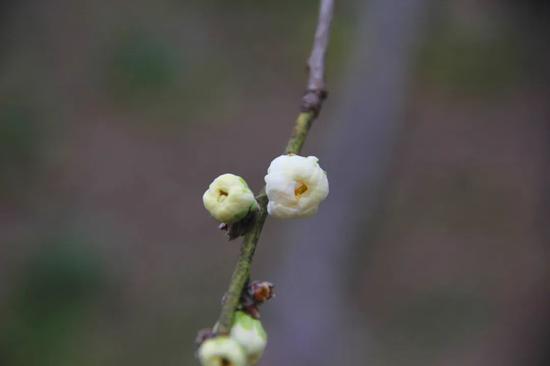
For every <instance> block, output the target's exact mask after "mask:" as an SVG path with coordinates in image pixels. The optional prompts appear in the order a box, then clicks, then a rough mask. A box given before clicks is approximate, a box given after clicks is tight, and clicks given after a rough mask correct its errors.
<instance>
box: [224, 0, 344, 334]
mask: <svg viewBox="0 0 550 366" xmlns="http://www.w3.org/2000/svg"><path fill="white" fill-rule="evenodd" d="M333 10H334V0H321V6H320V11H319V21H318V23H317V29H316V31H315V40H314V42H313V49H312V51H311V55H310V57H309V59H308V63H307V66H308V71H309V79H308V83H307V90H306V93H305V94H304V97H303V98H302V107H301V110H302V112H301V113H300V114H299V115H298V118H297V119H296V124H295V126H294V130H293V132H292V136H291V137H290V139H289V141H288V144H287V147H286V149H285V153H287V154H299V153H300V151H301V150H302V146H303V145H304V142H305V139H306V137H307V134H308V132H309V129H310V128H311V124H312V123H313V120H315V118H316V117H317V115H318V114H319V111H320V110H321V106H322V104H323V100H324V99H325V98H326V95H327V93H326V90H325V81H324V80H325V76H324V74H325V54H326V51H327V46H328V39H329V32H330V25H331V22H332V14H333ZM256 199H257V201H258V206H259V210H258V211H257V215H256V218H255V222H254V224H253V225H252V228H251V229H250V231H249V232H248V233H247V234H246V235H245V237H244V239H243V243H242V246H241V253H240V255H239V259H238V261H237V264H236V266H235V270H234V271H233V276H232V277H231V282H230V284H229V289H228V290H227V293H226V296H225V300H224V303H223V305H222V310H221V314H220V317H219V319H218V323H217V325H216V328H215V332H216V333H217V334H227V333H229V331H230V330H231V324H232V323H233V315H234V314H235V311H236V310H237V307H238V306H239V300H240V298H241V294H242V292H243V290H244V287H245V286H246V283H247V281H248V280H249V277H250V267H251V265H252V259H253V257H254V252H255V251H256V246H257V244H258V240H259V239H260V235H261V233H262V229H263V226H264V223H265V219H266V218H267V202H268V200H267V196H266V194H265V188H264V189H262V191H261V193H260V194H259V195H258V196H257V197H256Z"/></svg>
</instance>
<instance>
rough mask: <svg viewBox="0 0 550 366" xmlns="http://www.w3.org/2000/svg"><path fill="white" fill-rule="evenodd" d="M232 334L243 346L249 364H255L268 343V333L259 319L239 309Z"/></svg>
mask: <svg viewBox="0 0 550 366" xmlns="http://www.w3.org/2000/svg"><path fill="white" fill-rule="evenodd" d="M230 336H231V338H232V339H234V340H235V341H237V343H239V344H240V345H241V347H242V348H243V350H244V352H245V354H246V357H247V361H248V364H249V365H254V364H255V363H256V362H258V360H259V359H260V357H262V354H263V353H264V350H265V346H266V345H267V333H266V332H265V330H264V327H263V326H262V323H261V322H260V321H259V320H258V319H254V318H253V317H251V316H250V315H248V314H246V313H244V312H242V311H237V312H236V313H235V320H234V322H233V327H232V328H231V333H230Z"/></svg>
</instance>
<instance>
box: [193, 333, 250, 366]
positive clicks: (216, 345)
mask: <svg viewBox="0 0 550 366" xmlns="http://www.w3.org/2000/svg"><path fill="white" fill-rule="evenodd" d="M198 357H199V360H200V363H201V365H202V366H246V356H245V353H244V350H243V348H242V347H241V345H240V344H239V343H238V342H237V341H235V340H234V339H232V338H229V337H227V336H219V337H216V338H210V339H207V340H206V341H204V342H203V343H202V345H201V346H200V348H199V351H198Z"/></svg>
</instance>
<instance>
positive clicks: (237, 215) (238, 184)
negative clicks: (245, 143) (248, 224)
mask: <svg viewBox="0 0 550 366" xmlns="http://www.w3.org/2000/svg"><path fill="white" fill-rule="evenodd" d="M202 201H203V203H204V207H205V208H206V209H207V210H208V212H210V215H212V217H214V218H215V219H216V220H218V221H220V222H223V223H226V224H233V223H235V222H237V221H240V220H242V219H243V218H244V217H245V216H246V215H247V214H248V213H249V212H250V211H251V210H255V209H256V208H257V207H258V206H257V205H258V204H257V202H256V199H255V198H254V194H253V193H252V191H251V190H250V188H248V185H247V184H246V182H245V180H244V179H242V178H241V177H239V176H237V175H234V174H223V175H220V176H219V177H218V178H216V179H214V181H213V182H212V183H210V187H209V188H208V190H207V191H206V192H204V195H203V196H202Z"/></svg>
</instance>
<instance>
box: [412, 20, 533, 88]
mask: <svg viewBox="0 0 550 366" xmlns="http://www.w3.org/2000/svg"><path fill="white" fill-rule="evenodd" d="M509 33H510V32H507V31H506V30H503V31H500V32H496V33H495V34H494V35H493V36H491V37H487V36H485V37H483V36H480V34H477V33H476V32H475V31H474V30H471V29H462V28H461V27H456V26H455V27H453V26H451V25H449V26H446V27H443V29H442V30H441V31H440V32H433V33H431V34H430V35H429V37H428V38H427V39H426V42H425V43H424V45H423V47H422V49H421V50H420V54H419V61H418V66H419V70H418V75H419V77H420V78H421V79H422V80H423V82H425V83H427V85H430V84H431V85H433V86H436V87H438V88H441V89H443V90H446V91H449V92H452V93H453V94H458V95H478V96H483V95H490V94H495V93H501V92H504V91H507V90H508V91H509V90H510V89H511V88H512V87H513V86H515V85H517V84H516V83H517V82H518V81H520V80H521V78H522V77H523V76H524V75H523V73H522V67H521V65H522V60H521V54H522V51H523V50H522V49H521V45H519V44H518V42H516V41H515V37H513V36H512V34H509Z"/></svg>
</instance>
